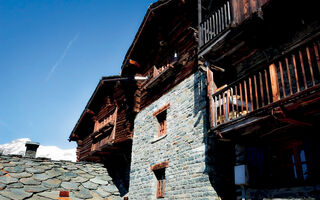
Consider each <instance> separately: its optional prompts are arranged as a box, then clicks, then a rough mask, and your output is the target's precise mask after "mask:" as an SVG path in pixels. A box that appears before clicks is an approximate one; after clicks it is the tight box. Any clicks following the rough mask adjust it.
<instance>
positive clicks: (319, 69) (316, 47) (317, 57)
mask: <svg viewBox="0 0 320 200" xmlns="http://www.w3.org/2000/svg"><path fill="white" fill-rule="evenodd" d="M313 47H314V53H315V55H316V60H317V66H318V72H319V74H320V58H319V50H318V45H317V43H314V45H313Z"/></svg>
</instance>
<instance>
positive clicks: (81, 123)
mask: <svg viewBox="0 0 320 200" xmlns="http://www.w3.org/2000/svg"><path fill="white" fill-rule="evenodd" d="M123 80H129V79H128V78H123V77H120V76H108V77H102V78H101V80H100V81H99V83H98V85H97V87H96V89H95V90H94V92H93V94H92V96H91V97H90V99H89V101H88V103H87V105H86V107H85V109H84V110H83V112H82V114H81V116H80V118H79V120H78V121H77V123H76V125H75V126H74V128H73V130H72V132H71V134H70V136H69V141H77V140H79V139H80V136H81V135H83V134H86V133H82V131H84V130H88V129H87V128H86V126H92V125H93V123H94V121H93V119H92V117H93V116H94V115H96V114H97V113H95V112H96V108H95V104H97V101H98V100H99V96H101V95H107V94H106V93H104V92H103V91H104V88H105V86H107V87H108V88H111V89H112V91H113V90H114V89H115V88H116V87H117V84H116V83H117V82H119V81H123ZM88 131H89V130H88Z"/></svg>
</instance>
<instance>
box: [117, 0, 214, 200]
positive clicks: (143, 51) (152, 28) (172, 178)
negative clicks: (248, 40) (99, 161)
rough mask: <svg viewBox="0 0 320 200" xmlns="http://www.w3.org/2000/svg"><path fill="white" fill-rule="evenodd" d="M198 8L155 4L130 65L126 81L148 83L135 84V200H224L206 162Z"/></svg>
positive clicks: (125, 67)
mask: <svg viewBox="0 0 320 200" xmlns="http://www.w3.org/2000/svg"><path fill="white" fill-rule="evenodd" d="M196 7H197V2H196V1H176V0H169V1H158V2H156V3H154V4H152V5H151V6H150V7H149V9H148V11H147V13H146V16H145V18H144V20H143V22H142V24H141V26H140V28H139V30H138V32H137V35H136V37H135V39H134V41H133V43H132V45H131V47H130V48H129V50H128V53H127V55H126V57H125V59H124V62H123V66H122V73H121V75H122V76H133V75H141V76H148V77H149V79H148V80H146V81H144V82H139V84H138V85H137V87H138V88H139V90H138V91H137V94H136V98H137V100H136V102H137V104H138V105H137V106H136V107H137V108H138V109H139V112H138V113H137V115H136V118H135V120H134V135H133V143H132V158H131V168H130V190H129V199H157V198H165V199H173V198H176V199H197V198H199V199H209V198H211V199H213V198H217V197H218V196H217V194H216V192H215V190H214V188H213V187H212V186H211V183H210V178H209V175H208V173H207V172H208V169H207V168H208V166H207V165H206V162H205V160H206V156H205V150H206V139H205V135H206V132H207V108H206V76H205V74H204V73H203V72H201V71H200V70H198V65H197V48H198V42H197V36H196V33H197V31H196V28H197V9H195V8H196ZM129 59H131V60H135V61H136V62H137V63H139V66H140V67H132V66H131V65H128V62H129Z"/></svg>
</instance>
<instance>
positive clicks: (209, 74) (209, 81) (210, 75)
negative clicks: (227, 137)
mask: <svg viewBox="0 0 320 200" xmlns="http://www.w3.org/2000/svg"><path fill="white" fill-rule="evenodd" d="M214 86H215V84H214V82H213V73H212V71H211V70H209V69H208V70H207V94H208V99H209V110H210V111H212V112H209V122H210V127H213V126H214V121H216V120H217V119H215V118H214V114H213V113H214V112H213V109H214V108H215V102H214V100H213V96H212V95H213V92H214V91H215V90H216V87H214Z"/></svg>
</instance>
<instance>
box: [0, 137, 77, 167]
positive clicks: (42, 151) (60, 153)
mask: <svg viewBox="0 0 320 200" xmlns="http://www.w3.org/2000/svg"><path fill="white" fill-rule="evenodd" d="M27 141H31V140H30V139H29V138H21V139H17V140H13V141H11V142H9V143H7V144H2V145H0V151H2V153H3V154H4V155H9V154H16V155H24V153H25V151H26V147H25V144H26V142H27ZM36 156H37V157H46V158H51V159H52V160H70V161H73V162H75V161H76V149H60V148H59V147H56V146H43V145H40V146H39V148H38V150H37V155H36Z"/></svg>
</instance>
